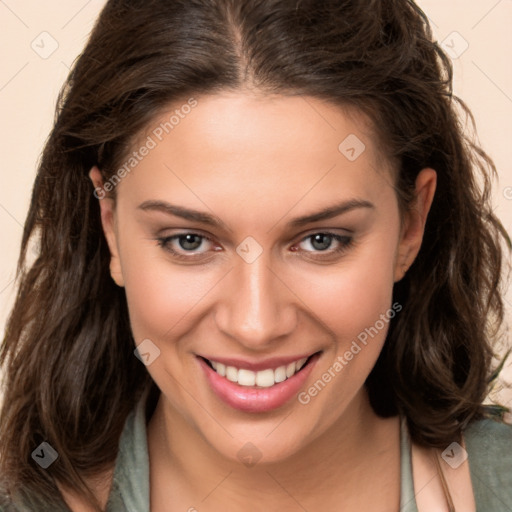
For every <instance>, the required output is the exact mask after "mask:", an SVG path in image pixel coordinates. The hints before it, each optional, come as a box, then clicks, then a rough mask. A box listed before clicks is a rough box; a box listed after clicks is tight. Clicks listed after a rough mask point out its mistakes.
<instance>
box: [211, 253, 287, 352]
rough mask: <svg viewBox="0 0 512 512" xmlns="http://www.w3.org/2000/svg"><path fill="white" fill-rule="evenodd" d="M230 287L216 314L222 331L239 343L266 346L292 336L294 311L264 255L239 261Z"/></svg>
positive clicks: (282, 285) (285, 291)
mask: <svg viewBox="0 0 512 512" xmlns="http://www.w3.org/2000/svg"><path fill="white" fill-rule="evenodd" d="M230 274H231V277H230V279H231V280H230V286H229V290H228V292H227V293H226V294H225V295H224V297H223V301H222V302H223V303H222V307H221V311H218V312H217V323H218V326H219V328H220V329H221V330H222V331H224V332H225V333H226V334H228V335H230V336H231V337H233V338H235V339H236V340H237V341H238V342H240V343H242V344H246V345H248V346H249V345H251V346H258V345H261V346H263V345H265V344H267V343H268V342H271V341H272V340H274V339H275V338H278V337H281V336H283V335H285V334H287V333H289V332H291V331H292V330H293V328H294V326H295V321H296V319H295V315H296V314H295V311H294V308H293V303H292V301H291V300H290V298H291V296H292V294H291V293H290V292H289V291H287V290H286V287H285V286H284V284H283V283H282V282H281V281H280V279H278V277H277V276H276V275H275V273H274V271H273V270H272V268H271V267H270V262H269V258H268V257H266V255H265V253H264V254H262V255H260V257H259V258H257V259H256V260H255V261H252V262H251V263H248V262H246V261H243V260H242V261H240V262H238V264H237V265H236V268H235V269H233V272H231V273H230Z"/></svg>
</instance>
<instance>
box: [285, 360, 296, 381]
mask: <svg viewBox="0 0 512 512" xmlns="http://www.w3.org/2000/svg"><path fill="white" fill-rule="evenodd" d="M295 369H296V366H295V363H290V364H289V365H288V366H287V367H286V376H287V377H288V378H290V377H291V376H292V375H293V374H294V373H295Z"/></svg>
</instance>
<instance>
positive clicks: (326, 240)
mask: <svg viewBox="0 0 512 512" xmlns="http://www.w3.org/2000/svg"><path fill="white" fill-rule="evenodd" d="M331 242H332V237H331V235H325V234H323V233H319V234H317V235H314V236H313V241H312V244H313V247H314V248H315V249H318V250H319V251H324V250H325V249H328V248H329V246H330V245H331Z"/></svg>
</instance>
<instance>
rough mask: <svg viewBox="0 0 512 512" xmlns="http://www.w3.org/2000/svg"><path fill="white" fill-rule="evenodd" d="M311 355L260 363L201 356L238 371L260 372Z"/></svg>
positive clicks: (268, 360) (266, 360)
mask: <svg viewBox="0 0 512 512" xmlns="http://www.w3.org/2000/svg"><path fill="white" fill-rule="evenodd" d="M311 355H312V353H311V352H309V353H307V354H302V355H298V356H290V357H273V358H271V359H263V360H260V361H247V360H244V359H236V358H231V357H209V356H203V355H201V356H200V357H204V359H208V360H209V361H215V362H217V363H222V364H223V365H225V366H234V367H235V368H238V369H244V370H252V371H253V372H258V371H260V370H267V369H271V370H275V369H276V368H279V367H280V366H286V365H288V364H290V363H294V362H295V361H299V360H300V359H302V358H308V357H310V356H311Z"/></svg>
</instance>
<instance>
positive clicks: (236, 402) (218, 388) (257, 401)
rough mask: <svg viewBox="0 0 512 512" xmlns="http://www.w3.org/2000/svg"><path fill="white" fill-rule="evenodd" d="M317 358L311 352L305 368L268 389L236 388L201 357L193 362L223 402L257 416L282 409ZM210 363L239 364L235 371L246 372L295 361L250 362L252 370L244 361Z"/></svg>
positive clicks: (317, 356) (305, 378)
mask: <svg viewBox="0 0 512 512" xmlns="http://www.w3.org/2000/svg"><path fill="white" fill-rule="evenodd" d="M304 357H306V356H304ZM319 357H320V353H319V352H317V353H315V354H314V355H312V356H311V358H310V360H309V361H308V363H307V364H306V366H304V367H303V368H302V369H301V370H299V371H298V372H297V373H296V374H295V375H293V376H292V377H290V378H288V379H286V380H285V381H284V382H279V383H278V384H274V385H273V386H271V387H268V388H257V387H247V386H239V385H238V384H236V383H235V382H231V381H229V380H228V379H226V378H225V377H221V376H220V375H219V374H218V373H217V372H216V371H215V370H213V369H212V368H210V366H209V365H208V364H207V363H206V361H205V360H204V359H203V358H202V357H199V356H198V357H197V358H196V359H197V361H198V363H199V365H200V366H201V368H202V370H203V372H204V374H205V376H206V380H207V381H208V384H209V385H210V388H211V389H212V391H213V392H214V393H215V394H216V395H217V397H218V398H220V399H221V400H222V401H223V402H224V403H226V404H227V405H229V406H231V407H233V408H234V409H237V410H239V411H244V412H252V413H261V412H268V411H272V410H274V409H277V408H279V407H282V406H283V405H284V404H286V403H287V402H288V401H289V400H291V399H292V398H293V397H294V396H295V395H296V394H297V393H298V392H299V390H300V389H301V388H302V387H303V385H304V383H305V381H306V380H307V378H308V377H309V375H310V374H311V372H312V371H313V368H314V366H315V364H316V362H317V361H318V359H319ZM299 359H300V358H299ZM213 360H214V361H218V362H221V363H223V364H225V363H224V361H232V362H233V364H229V366H237V364H239V365H240V366H237V367H238V368H246V369H250V370H253V368H255V367H259V368H257V369H266V368H272V366H269V365H268V364H269V362H271V363H272V364H277V366H276V368H278V367H279V366H282V365H283V364H284V363H283V364H281V361H285V360H287V361H288V362H289V363H291V362H292V361H295V359H292V358H286V359H273V360H267V361H263V362H262V363H254V364H253V366H252V367H248V366H245V365H244V364H243V363H247V362H246V361H245V362H244V361H240V360H238V361H237V360H235V359H222V360H220V359H215V358H214V359H213ZM235 361H237V363H235ZM262 365H263V366H262ZM264 365H267V366H264ZM253 371H254V370H253Z"/></svg>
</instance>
